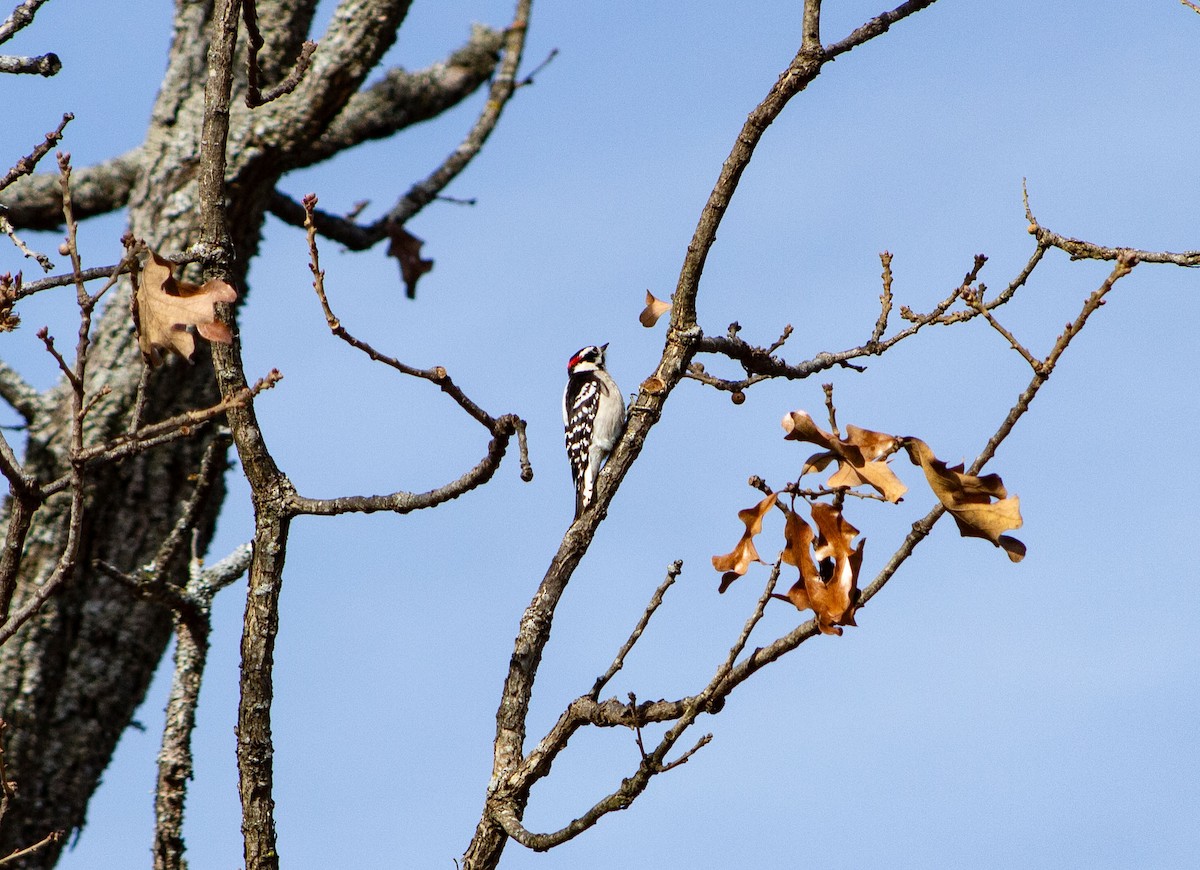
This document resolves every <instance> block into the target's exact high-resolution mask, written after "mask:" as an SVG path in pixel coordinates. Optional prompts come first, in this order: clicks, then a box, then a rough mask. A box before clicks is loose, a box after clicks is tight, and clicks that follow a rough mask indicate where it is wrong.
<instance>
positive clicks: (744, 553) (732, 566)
mask: <svg viewBox="0 0 1200 870" xmlns="http://www.w3.org/2000/svg"><path fill="white" fill-rule="evenodd" d="M775 498H776V496H775V494H774V493H772V494H771V495H769V496H767V497H766V498H764V499H763V500H762V501H760V502H759V503H758V504H756V505H755V506H754V507H752V508H747V509H746V510H744V511H738V519H739V520H741V521H742V523H743V524H744V525H745V526H746V530H745V531H744V532H742V537H741V540H739V541H738V542H737V546H736V547H734V548H733V551H732V552H730V553H727V554H726V555H724V556H713V557H712V563H713V567H714V568H716V569H717V570H718V571H723V572H725V573H724V574H723V575H722V576H721V585H720V587H719V589H718V591H720V592H724V591H725V590H726V589H728V588H729V584H730V583H732V582H733V581H734V580H736V579H737V578H739V577H741V576H742V575H743V574H745V573H746V569H747V568H749V567H750V563H751V562H761V561H762V559H760V558H759V557H758V550H757V549H755V547H754V536H755V535H757V534H758V533H759V532H761V531H762V521H763V517H764V516H766V515H767V511H769V510H770V509H771V508H772V507H774V505H775Z"/></svg>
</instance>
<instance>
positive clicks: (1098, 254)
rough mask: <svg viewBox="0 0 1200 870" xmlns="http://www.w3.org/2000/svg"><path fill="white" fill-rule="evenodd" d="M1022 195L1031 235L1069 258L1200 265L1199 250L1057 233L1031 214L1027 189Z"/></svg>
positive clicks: (1188, 265) (1192, 266)
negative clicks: (1109, 243) (1116, 243)
mask: <svg viewBox="0 0 1200 870" xmlns="http://www.w3.org/2000/svg"><path fill="white" fill-rule="evenodd" d="M1023 196H1024V199H1025V217H1026V218H1027V219H1028V220H1029V232H1030V234H1032V235H1033V237H1034V238H1036V239H1037V240H1038V244H1039V245H1044V246H1046V247H1050V248H1058V249H1059V250H1060V251H1065V252H1066V253H1068V254H1070V255H1071V259H1072V260H1121V259H1122V258H1128V257H1133V258H1136V260H1137V261H1138V262H1139V263H1171V264H1173V265H1176V266H1187V267H1189V268H1194V267H1196V266H1200V251H1183V252H1182V253H1178V254H1175V253H1171V252H1170V251H1140V250H1137V249H1136V248H1108V247H1105V246H1103V245H1096V244H1093V243H1091V242H1085V241H1082V240H1081V239H1072V238H1068V237H1066V236H1060V235H1059V234H1058V233H1055V232H1052V231H1051V230H1048V229H1046V228H1045V227H1044V226H1042V225H1041V224H1040V223H1038V221H1037V218H1035V217H1034V216H1033V211H1032V210H1031V209H1030V207H1029V192H1028V191H1027V190H1023Z"/></svg>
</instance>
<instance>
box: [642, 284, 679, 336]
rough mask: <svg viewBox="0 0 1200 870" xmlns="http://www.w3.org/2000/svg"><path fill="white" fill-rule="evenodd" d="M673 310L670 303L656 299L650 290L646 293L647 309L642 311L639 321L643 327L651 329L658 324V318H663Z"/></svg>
mask: <svg viewBox="0 0 1200 870" xmlns="http://www.w3.org/2000/svg"><path fill="white" fill-rule="evenodd" d="M670 310H671V303H670V302H663V301H662V300H661V299H656V298H655V297H654V294H653V293H651V292H650V291H649V290H647V291H646V307H645V308H643V309H642V313H641V314H639V315H638V320H639V321H640V322H641V324H642V326H644V327H646V328H647V329H649V328H650V327H651V326H653V325H654V324H656V323H658V318H660V317H662V316H663V315H664V314H666V313H667V312H668V311H670Z"/></svg>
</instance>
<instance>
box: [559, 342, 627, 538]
mask: <svg viewBox="0 0 1200 870" xmlns="http://www.w3.org/2000/svg"><path fill="white" fill-rule="evenodd" d="M607 349H608V345H607V344H602V345H600V346H599V347H597V346H596V345H594V344H591V345H588V346H587V347H585V348H582V349H580V350H579V352H578V353H576V354H575V355H574V356H572V357H571V359H570V361H569V362H568V363H567V374H568V378H567V388H566V390H565V391H564V392H563V428H564V430H565V431H566V441H567V458H568V459H569V460H570V461H571V478H572V479H573V480H574V481H575V518H576V519H579V515H580V514H582V513H583V509H584V508H586V507H587V506H588V505H589V504H591V501H592V496H593V495H594V492H595V486H596V476H597V475H598V474H599V473H600V466H601V465H603V464H604V461H605V460H606V459H608V454H609V453H611V452H612V449H613V445H615V444H616V443H617V438H619V437H620V435H621V429H622V428H623V427H624V425H625V400H624V399H623V398H622V397H621V390H620V389H619V388H618V387H617V384H616V381H614V380H613V379H612V376H611V375H610V374H609V373H608V372H607V371H605V368H604V351H605V350H607Z"/></svg>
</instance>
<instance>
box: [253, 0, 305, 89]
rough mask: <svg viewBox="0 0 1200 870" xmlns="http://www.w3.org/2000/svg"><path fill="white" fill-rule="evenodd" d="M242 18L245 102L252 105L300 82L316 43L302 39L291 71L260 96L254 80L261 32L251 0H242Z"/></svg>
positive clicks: (256, 79) (260, 43)
mask: <svg viewBox="0 0 1200 870" xmlns="http://www.w3.org/2000/svg"><path fill="white" fill-rule="evenodd" d="M242 21H244V22H245V24H246V37H247V43H248V50H247V58H246V106H247V107H248V108H251V109H256V108H258V107H259V106H263V105H266V104H267V103H269V102H271V101H272V100H277V99H279V98H280V97H282V96H284V95H285V94H290V93H291V92H292V91H294V90H296V86H297V85H298V84H300V80H301V79H303V78H304V74H305V73H306V72H308V67H309V64H310V63H312V56H313V52H315V51H316V50H317V44H316V43H315V42H312V41H311V40H306V41H305V42H304V43H303V44H302V45H301V46H300V54H299V55H298V56H297V57H296V63H295V65H294V66H293V67H292V71H291V72H290V73H288V75H287V77H286V78H285V79H284V80H283V81H281V82H280V83H279V84H277V85H276V86H275V87H273V88H271V90H269V91H267V93H266V95H265V96H264V95H263V93H262V91H261V90H260V89H259V84H258V74H259V69H258V53H259V52H260V51H262V47H263V38H262V32H261V31H260V30H259V29H258V8H257V6H256V5H255V0H242Z"/></svg>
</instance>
